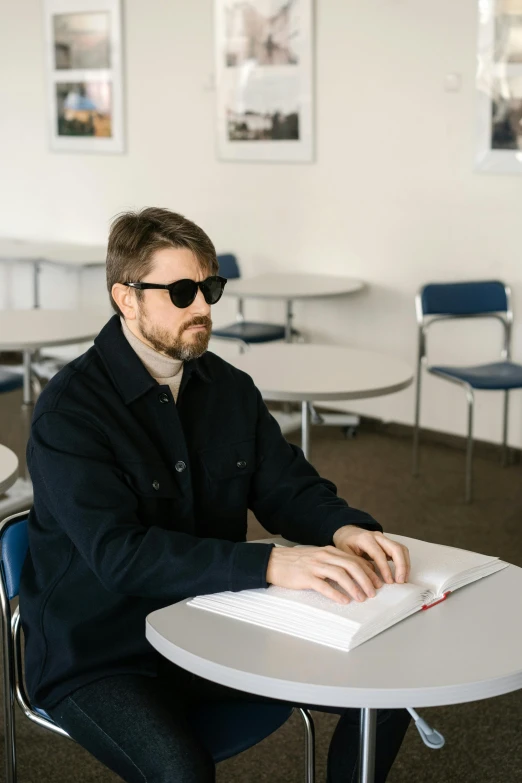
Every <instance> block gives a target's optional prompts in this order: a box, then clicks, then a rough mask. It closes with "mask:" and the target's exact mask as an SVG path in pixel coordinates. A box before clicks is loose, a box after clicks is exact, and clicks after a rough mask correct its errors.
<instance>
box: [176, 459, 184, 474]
mask: <svg viewBox="0 0 522 783" xmlns="http://www.w3.org/2000/svg"><path fill="white" fill-rule="evenodd" d="M174 467H175V468H176V470H177V471H178V473H183V471H184V470H185V468H186V467H187V466H186V465H185V463H184V462H183V460H179V462H176V464H175V465H174Z"/></svg>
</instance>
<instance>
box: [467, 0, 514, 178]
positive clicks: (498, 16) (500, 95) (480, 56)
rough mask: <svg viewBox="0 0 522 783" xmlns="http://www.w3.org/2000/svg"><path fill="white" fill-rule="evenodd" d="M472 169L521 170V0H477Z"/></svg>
mask: <svg viewBox="0 0 522 783" xmlns="http://www.w3.org/2000/svg"><path fill="white" fill-rule="evenodd" d="M478 12H479V20H478V46H477V77H476V88H477V123H476V156H475V165H476V169H477V170H478V171H485V172H493V173H495V172H496V173H503V174H522V0H479V2H478Z"/></svg>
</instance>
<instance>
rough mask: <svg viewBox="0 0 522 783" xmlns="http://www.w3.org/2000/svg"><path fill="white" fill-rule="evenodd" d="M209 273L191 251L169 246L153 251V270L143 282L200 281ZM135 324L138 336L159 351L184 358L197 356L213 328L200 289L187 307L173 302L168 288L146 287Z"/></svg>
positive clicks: (165, 283) (203, 349)
mask: <svg viewBox="0 0 522 783" xmlns="http://www.w3.org/2000/svg"><path fill="white" fill-rule="evenodd" d="M208 275H209V272H204V271H202V270H201V269H200V267H199V264H198V262H197V260H196V258H195V257H194V254H193V253H192V251H191V250H189V249H188V248H171V247H169V248H163V249H162V250H157V251H156V252H155V253H154V256H153V266H152V269H151V271H150V272H149V273H148V274H147V275H145V277H143V278H142V280H141V281H140V282H142V283H161V284H164V285H168V284H169V283H174V282H176V281H177V280H186V279H189V280H195V281H196V282H200V281H201V280H204V279H205V278H206V277H208ZM134 326H135V329H133V331H136V332H137V336H138V337H140V338H141V339H142V340H143V341H144V342H146V343H148V344H149V345H150V346H151V347H152V348H155V349H156V350H157V351H160V352H161V353H164V354H166V355H167V356H172V358H173V359H181V360H182V361H187V360H189V359H195V358H197V357H198V356H201V355H202V354H203V353H205V351H206V350H207V347H208V341H209V339H210V332H211V329H212V321H211V320H210V305H208V304H207V303H206V302H205V298H204V296H203V294H202V293H201V291H200V290H199V289H198V293H197V296H196V298H195V299H194V301H193V302H192V304H191V305H189V306H188V307H186V308H184V309H181V308H178V307H175V305H173V304H172V302H171V299H170V295H169V292H168V291H167V290H161V289H159V290H156V289H147V290H145V291H142V292H141V298H140V299H138V301H137V311H136V320H135V321H134Z"/></svg>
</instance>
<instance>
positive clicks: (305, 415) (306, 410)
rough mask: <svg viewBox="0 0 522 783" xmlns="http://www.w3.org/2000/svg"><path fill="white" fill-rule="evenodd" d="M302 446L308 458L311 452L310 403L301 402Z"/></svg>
mask: <svg viewBox="0 0 522 783" xmlns="http://www.w3.org/2000/svg"><path fill="white" fill-rule="evenodd" d="M301 448H302V449H303V453H304V455H305V457H306V459H308V455H309V454H310V403H309V402H302V403H301Z"/></svg>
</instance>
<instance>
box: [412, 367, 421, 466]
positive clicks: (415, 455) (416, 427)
mask: <svg viewBox="0 0 522 783" xmlns="http://www.w3.org/2000/svg"><path fill="white" fill-rule="evenodd" d="M421 370H422V367H421V363H420V362H418V363H417V378H416V381H415V422H414V425H413V468H412V473H413V475H414V476H418V475H419V423H420V395H421Z"/></svg>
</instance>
